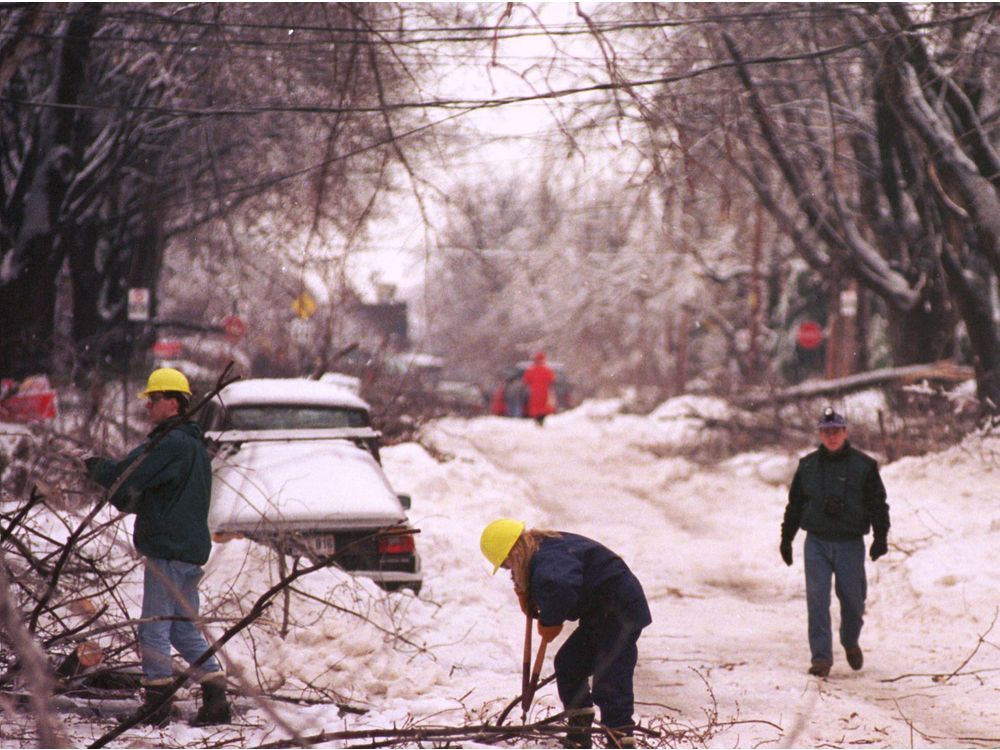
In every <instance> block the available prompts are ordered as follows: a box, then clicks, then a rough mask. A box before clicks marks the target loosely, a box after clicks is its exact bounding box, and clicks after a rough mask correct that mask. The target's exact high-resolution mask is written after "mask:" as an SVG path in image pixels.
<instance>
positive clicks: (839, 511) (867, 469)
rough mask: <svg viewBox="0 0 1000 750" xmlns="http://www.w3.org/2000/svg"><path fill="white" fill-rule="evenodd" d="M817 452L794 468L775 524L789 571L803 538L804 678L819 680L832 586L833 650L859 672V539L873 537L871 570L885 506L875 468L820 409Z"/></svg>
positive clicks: (842, 423)
mask: <svg viewBox="0 0 1000 750" xmlns="http://www.w3.org/2000/svg"><path fill="white" fill-rule="evenodd" d="M817 429H818V430H819V439H820V443H821V445H820V446H819V449H818V450H815V451H813V452H812V453H810V454H809V455H807V456H805V457H804V458H803V459H802V460H801V461H799V467H798V469H797V470H796V472H795V477H794V478H793V479H792V486H791V488H790V489H789V491H788V505H787V506H786V507H785V517H784V520H783V521H782V524H781V545H780V551H781V558H782V559H783V560H784V561H785V564H786V565H791V564H792V540H793V539H794V538H795V533H796V532H797V531H798V530H799V529H800V528H801V529H804V530H805V531H806V532H807V534H806V542H805V546H804V550H803V551H804V557H805V569H806V604H807V607H808V611H809V648H810V650H811V652H812V664H811V666H810V667H809V674H812V675H816V676H817V677H826V676H827V675H828V674H830V668H831V667H832V666H833V634H832V632H831V628H830V581H831V578H834V577H835V578H836V582H837V584H836V591H837V598H838V599H839V600H840V644H841V645H842V646H843V647H844V653H845V655H846V656H847V663H848V664H849V665H850V666H851V669H854V670H859V669H861V667H862V666H863V665H864V654H863V652H862V651H861V646H860V645H859V644H858V640H859V638H860V636H861V626H862V625H863V624H864V613H865V598H866V596H867V593H868V582H867V579H866V578H865V547H864V536H865V534H867V533H868V530H869V529H871V530H872V531H873V541H872V545H871V549H870V550H869V553H870V555H871V559H872V561H873V562H874V561H875V560H878V559H879V558H880V557H882V555H884V554H885V553H886V552H887V551H888V541H887V539H888V535H889V505H888V503H886V493H885V486H884V485H883V484H882V477H881V476H880V475H879V473H878V464H877V463H876V462H875V459H873V458H872V457H871V456H868V455H866V454H865V453H862V452H861V451H859V450H857V449H856V448H854V447H852V446H851V444H850V442H849V441H848V439H847V421H846V420H845V419H844V417H843V416H842V415H840V414H838V413H837V412H836V411H834V410H833V408H831V407H829V406H828V407H826V409H824V410H823V414H822V416H821V417H820V420H819V423H818V425H817Z"/></svg>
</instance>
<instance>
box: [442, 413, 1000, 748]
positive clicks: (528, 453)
mask: <svg viewBox="0 0 1000 750" xmlns="http://www.w3.org/2000/svg"><path fill="white" fill-rule="evenodd" d="M651 421H653V422H654V424H652V425H651V424H650V422H651ZM662 422H663V425H662V429H663V433H662V435H658V434H657V433H656V427H657V425H656V424H655V420H651V419H650V418H641V417H628V416H623V415H619V416H614V417H604V416H601V415H600V414H590V415H584V414H576V413H573V414H567V415H559V416H556V417H553V418H550V419H549V420H548V421H547V422H546V425H545V427H543V428H539V427H537V426H536V425H534V424H533V423H530V422H512V421H510V420H499V419H480V420H473V421H471V422H464V421H463V422H459V421H450V422H443V423H440V424H439V425H437V426H436V427H435V428H434V429H432V430H431V431H429V434H428V439H429V441H430V443H431V444H432V445H433V446H434V447H435V448H437V449H438V450H441V451H443V452H445V453H452V454H453V455H455V456H456V459H455V460H463V458H464V460H466V461H468V462H472V463H476V462H487V463H489V464H490V465H491V468H493V469H495V470H496V472H497V473H498V474H500V475H503V476H506V477H510V478H516V480H517V483H518V484H519V485H520V486H521V487H520V488H521V493H520V495H519V496H518V497H516V498H514V497H512V498H510V499H509V500H507V501H506V502H502V503H499V504H497V503H495V502H494V503H492V504H489V507H483V506H482V503H480V502H477V501H476V500H475V499H474V498H472V497H470V498H469V501H470V502H472V503H474V504H475V516H476V518H477V519H478V520H479V521H481V522H485V521H486V520H489V517H492V516H494V515H501V514H511V515H514V516H517V517H524V518H526V520H527V521H528V522H529V524H531V525H536V526H544V527H549V528H557V529H566V530H572V531H577V532H579V533H583V534H586V535H589V536H592V537H594V538H596V539H599V540H601V541H603V542H605V543H606V544H607V545H608V546H610V547H612V548H613V549H615V550H617V551H618V552H619V553H620V554H622V556H623V557H624V558H625V559H626V561H627V562H628V563H629V565H630V566H631V567H632V568H633V569H634V570H635V571H636V573H637V575H638V576H639V578H640V579H641V580H642V581H643V583H644V585H645V588H646V590H647V595H648V597H649V599H650V603H651V607H652V610H653V617H654V624H653V625H652V626H651V627H650V628H649V629H647V631H646V632H645V633H644V635H643V637H642V639H641V640H640V666H639V669H638V671H637V675H636V678H637V681H636V693H637V699H638V701H639V702H640V708H639V713H640V716H642V717H645V718H647V719H649V718H653V717H657V716H659V717H662V716H663V715H664V714H665V713H666V714H668V715H670V716H671V717H672V719H674V720H676V721H677V722H679V723H681V724H690V725H696V726H700V727H703V726H705V725H706V724H707V723H709V719H708V717H709V716H711V717H712V718H713V719H715V720H717V721H718V722H726V721H735V722H748V723H737V724H733V725H731V726H728V727H718V728H717V731H718V734H716V735H715V737H714V739H712V740H710V744H716V745H719V746H722V745H732V744H738V745H741V746H750V745H758V744H760V743H767V744H770V743H777V744H792V745H806V746H815V745H822V744H834V745H849V744H874V745H889V746H909V745H911V743H912V744H915V745H918V746H919V745H925V744H926V745H930V744H944V745H950V744H975V743H974V741H973V739H972V738H977V737H978V738H987V739H986V743H987V744H990V739H989V738H993V739H992V743H993V744H996V742H997V739H996V738H997V737H1000V728H998V727H997V724H996V714H995V711H994V708H993V706H994V704H995V701H996V698H997V687H996V681H995V676H996V673H995V672H992V671H990V670H994V669H997V668H998V667H1000V658H998V654H997V647H996V646H995V645H992V644H983V645H982V646H980V648H979V649H978V651H977V652H976V655H975V657H974V658H973V659H972V660H971V661H970V662H969V663H968V664H966V665H965V666H964V667H963V668H962V669H961V670H960V671H961V672H962V674H961V675H956V676H955V677H952V678H951V679H947V680H946V679H944V678H945V677H946V676H947V675H949V674H950V673H952V672H953V671H956V670H959V667H960V666H962V665H963V662H964V660H965V659H966V658H967V657H968V656H969V655H970V654H971V653H972V652H973V651H974V650H975V649H976V646H977V643H978V638H979V634H981V633H984V632H986V631H987V630H988V628H989V627H990V625H991V623H992V620H993V617H994V614H995V611H996V610H995V607H996V605H997V599H996V596H995V594H996V591H997V585H996V573H997V572H1000V565H998V564H997V563H998V558H997V553H996V552H994V551H993V550H994V547H995V544H993V543H992V542H993V540H992V536H993V535H995V533H996V531H997V530H998V528H997V527H998V526H1000V513H998V512H997V511H995V499H996V498H997V497H998V496H1000V478H998V474H997V466H996V463H995V462H996V454H995V453H993V454H990V453H989V451H983V452H980V453H979V454H978V455H977V454H975V453H973V452H970V450H969V449H964V450H963V449H954V450H952V451H950V452H948V453H947V454H944V455H940V456H934V457H928V458H925V459H908V460H904V461H901V462H897V464H896V465H894V466H889V467H886V468H884V470H883V473H884V476H885V480H886V484H887V486H888V489H889V495H890V504H891V506H892V513H893V522H894V526H893V533H892V535H891V541H892V552H891V554H890V555H889V556H888V557H887V558H883V559H882V560H880V561H879V563H877V564H873V563H871V562H869V563H868V569H869V582H870V589H869V610H868V613H867V624H866V628H865V631H864V634H863V637H862V645H863V646H864V648H865V650H866V654H867V663H866V667H865V669H864V670H863V671H862V672H860V673H854V672H852V671H851V670H850V669H849V668H848V667H847V665H846V663H845V662H844V660H843V658H842V654H840V653H837V655H836V657H835V658H836V659H837V662H836V663H835V666H834V671H833V673H832V674H831V676H830V678H828V679H826V680H817V679H815V678H812V677H809V676H808V675H807V674H806V668H807V667H808V660H809V653H808V648H807V644H806V633H805V614H806V613H805V601H804V582H803V574H802V567H801V542H802V536H803V535H801V534H800V535H799V538H798V539H797V541H796V551H795V554H796V561H795V566H794V567H793V568H791V569H789V568H787V567H785V566H784V564H783V563H782V562H781V560H780V558H779V556H778V552H777V541H778V537H779V524H780V520H781V514H782V511H783V508H784V504H785V499H786V493H787V482H788V480H789V479H790V476H791V472H792V471H794V466H795V458H796V455H795V454H789V455H787V456H775V455H752V456H741V457H738V458H736V459H732V460H729V461H725V462H722V463H719V464H709V465H696V464H694V463H692V462H690V461H687V460H685V459H682V458H677V457H673V458H657V457H656V455H655V453H661V454H662V452H663V451H662V449H663V448H664V447H665V446H669V445H670V444H674V445H677V444H683V443H684V442H685V438H684V436H683V435H678V434H677V430H678V425H677V424H676V423H672V422H669V421H667V420H662ZM678 438H680V440H678ZM695 439H697V438H696V437H695V436H691V440H692V442H693V440H695ZM993 445H994V448H993V450H994V451H995V449H996V445H995V443H994V444H993ZM657 448H659V449H661V450H655V449H657ZM805 448H808V446H806V447H805ZM805 448H804V449H805ZM991 461H992V462H993V463H992V465H991ZM959 486H960V487H961V490H960V491H959V492H957V493H956V487H959ZM956 495H957V496H956ZM991 514H994V515H993V516H992V517H991ZM994 518H995V519H996V520H994ZM991 524H992V525H993V528H992V529H991V528H990V527H991ZM472 526H473V528H472V529H469V531H468V532H467V533H468V534H469V535H470V536H471V537H473V538H472V539H468V540H466V543H467V544H468V543H471V542H474V541H475V539H474V537H475V534H474V530H475V526H476V524H472ZM966 531H970V532H971V534H966V533H965V532H966ZM456 541H457V540H456ZM504 585H508V584H507V582H506V581H504ZM486 595H487V596H489V595H490V594H486ZM505 604H506V605H507V606H508V607H510V606H511V604H512V602H510V600H509V599H508V601H507V602H505ZM512 612H516V609H513V610H512ZM837 615H838V613H837V612H836V607H835V611H834V622H835V623H836V622H837ZM511 619H513V615H512V616H511ZM993 635H994V636H996V635H997V634H993ZM989 638H990V636H987V639H989ZM997 642H1000V639H998V638H997V637H994V638H993V643H997ZM515 667H516V664H514V665H511V669H512V670H513V669H514V668H515ZM983 670H985V671H983ZM972 673H975V674H972ZM765 722H767V723H765ZM775 725H777V726H780V727H781V729H780V730H779V729H777V727H776V726H775ZM911 725H912V726H911ZM933 738H937V739H933Z"/></svg>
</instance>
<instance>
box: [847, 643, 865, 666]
mask: <svg viewBox="0 0 1000 750" xmlns="http://www.w3.org/2000/svg"><path fill="white" fill-rule="evenodd" d="M844 653H845V654H846V655H847V663H848V664H850V665H851V669H853V670H854V671H855V672H857V671H858V670H859V669H861V667H863V666H864V665H865V654H864V652H863V651H862V650H861V646H844Z"/></svg>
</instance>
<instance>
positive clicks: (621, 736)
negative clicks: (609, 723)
mask: <svg viewBox="0 0 1000 750" xmlns="http://www.w3.org/2000/svg"><path fill="white" fill-rule="evenodd" d="M633 729H634V727H632V726H631V725H629V726H627V727H608V729H607V732H608V747H635V737H633V736H632V731H633Z"/></svg>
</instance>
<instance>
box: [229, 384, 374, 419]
mask: <svg viewBox="0 0 1000 750" xmlns="http://www.w3.org/2000/svg"><path fill="white" fill-rule="evenodd" d="M219 398H221V399H222V402H223V403H224V404H226V405H227V406H234V405H237V404H311V405H317V406H346V407H349V408H353V409H364V410H365V411H370V410H371V407H370V406H369V405H368V402H367V401H365V400H364V399H362V398H361V397H359V396H358V395H357V394H354V393H352V392H351V391H349V390H347V389H346V388H344V387H343V386H340V385H336V384H334V383H324V382H321V381H319V380H307V379H306V378H253V379H251V380H238V381H237V382H235V383H233V384H232V385H228V386H226V387H225V388H223V389H222V392H221V393H220V394H219Z"/></svg>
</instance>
